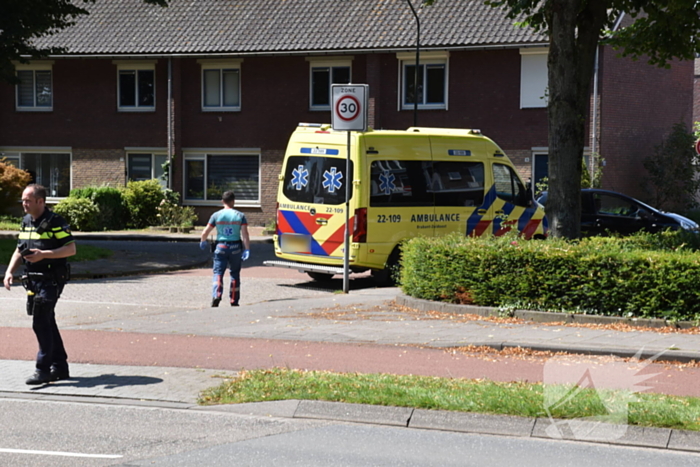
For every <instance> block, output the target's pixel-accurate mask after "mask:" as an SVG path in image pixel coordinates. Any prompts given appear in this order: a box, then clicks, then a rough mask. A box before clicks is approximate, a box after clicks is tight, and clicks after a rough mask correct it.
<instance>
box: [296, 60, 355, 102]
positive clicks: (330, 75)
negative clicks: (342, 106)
mask: <svg viewBox="0 0 700 467" xmlns="http://www.w3.org/2000/svg"><path fill="white" fill-rule="evenodd" d="M307 60H308V61H309V66H310V76H311V82H310V91H309V107H310V109H311V110H331V100H332V99H331V85H332V84H348V83H350V82H351V81H352V67H351V64H352V57H342V58H333V57H325V58H324V59H323V60H319V59H313V58H307Z"/></svg>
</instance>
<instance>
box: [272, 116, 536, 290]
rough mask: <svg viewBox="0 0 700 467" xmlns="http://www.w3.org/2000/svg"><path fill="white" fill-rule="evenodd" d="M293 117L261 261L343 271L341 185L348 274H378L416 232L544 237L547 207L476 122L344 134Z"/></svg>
mask: <svg viewBox="0 0 700 467" xmlns="http://www.w3.org/2000/svg"><path fill="white" fill-rule="evenodd" d="M347 141H348V135H347V132H344V131H332V130H331V129H330V125H320V124H300V125H299V127H298V128H297V129H296V131H295V132H294V133H293V134H292V136H291V138H290V141H289V145H288V147H287V151H286V154H285V157H284V163H283V166H282V173H281V174H280V183H279V190H278V195H277V202H278V207H277V233H276V235H275V236H274V244H275V254H276V255H277V257H278V258H280V259H281V261H267V262H266V263H265V264H266V265H268V266H278V267H287V268H293V269H298V270H300V271H302V272H307V273H308V274H309V275H310V276H311V277H312V278H314V279H316V280H326V279H330V278H331V277H332V276H333V275H334V274H342V273H343V257H344V233H345V217H346V216H345V196H346V185H345V184H346V183H351V184H352V189H351V192H350V202H349V206H350V216H349V217H350V242H351V243H350V254H349V265H350V269H351V271H352V272H362V271H366V270H368V269H371V270H372V274H373V275H374V276H375V279H377V280H379V281H380V282H387V281H388V280H390V277H389V273H390V271H391V270H392V268H393V266H394V265H395V264H397V262H398V261H399V244H400V243H401V242H402V241H403V240H406V239H409V238H411V237H415V236H419V235H422V236H441V235H446V234H448V233H451V232H461V233H464V234H465V235H472V236H480V235H503V234H504V233H505V232H508V231H509V230H511V229H517V230H518V231H519V232H520V233H521V235H522V236H524V237H525V238H533V237H534V238H540V237H542V238H543V237H544V236H545V235H546V232H547V223H546V219H545V217H544V211H543V210H542V208H541V207H539V206H538V204H537V203H535V202H534V201H533V199H532V195H531V193H530V192H529V191H528V190H526V188H525V186H524V185H523V183H522V181H521V180H520V178H519V177H518V175H517V173H516V171H515V169H514V167H513V164H512V163H511V162H510V160H509V159H508V157H507V156H506V155H505V154H504V153H503V151H502V150H501V149H500V148H499V147H498V146H497V145H496V144H495V143H494V142H493V141H492V140H490V139H489V138H487V137H485V136H482V135H481V133H480V131H479V130H457V129H440V128H409V129H408V130H406V131H392V130H376V131H374V130H370V131H367V132H351V133H350V141H351V142H350V152H351V154H350V173H349V174H347V173H345V172H346V159H345V157H346V153H347Z"/></svg>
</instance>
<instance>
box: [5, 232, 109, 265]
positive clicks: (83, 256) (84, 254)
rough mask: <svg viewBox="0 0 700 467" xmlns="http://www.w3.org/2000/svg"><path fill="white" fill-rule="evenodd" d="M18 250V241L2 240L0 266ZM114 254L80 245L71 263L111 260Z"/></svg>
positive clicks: (102, 249)
mask: <svg viewBox="0 0 700 467" xmlns="http://www.w3.org/2000/svg"><path fill="white" fill-rule="evenodd" d="M16 248H17V240H13V239H9V238H1V239H0V264H5V265H6V264H8V263H9V262H10V258H11V257H12V253H14V251H15V249H16ZM112 254H114V252H113V251H112V250H109V249H107V248H99V247H96V246H91V245H81V244H80V243H78V252H77V253H76V254H75V256H71V257H70V259H69V261H70V262H71V263H74V262H78V261H92V260H96V259H104V258H110V257H111V256H112Z"/></svg>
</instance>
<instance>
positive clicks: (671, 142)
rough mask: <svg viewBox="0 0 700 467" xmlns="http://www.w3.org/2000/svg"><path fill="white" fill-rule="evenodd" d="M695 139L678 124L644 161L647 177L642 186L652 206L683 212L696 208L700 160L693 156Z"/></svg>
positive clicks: (699, 180)
mask: <svg viewBox="0 0 700 467" xmlns="http://www.w3.org/2000/svg"><path fill="white" fill-rule="evenodd" d="M694 146H695V136H694V135H693V134H692V133H690V132H688V128H686V126H685V124H683V123H677V124H675V125H674V126H673V130H672V131H671V134H670V135H668V137H667V138H666V140H664V142H663V143H662V144H661V145H659V146H657V147H656V148H654V155H653V156H651V157H648V158H646V159H645V160H644V162H643V163H644V168H645V169H646V170H647V173H648V175H647V176H646V177H644V180H643V182H642V186H643V187H644V189H645V191H646V192H647V193H648V195H649V197H650V202H651V204H652V205H653V206H655V207H658V208H663V209H668V210H686V209H691V208H694V207H696V206H697V201H696V199H695V194H696V193H697V192H698V190H700V156H698V154H697V153H696V152H695V148H694Z"/></svg>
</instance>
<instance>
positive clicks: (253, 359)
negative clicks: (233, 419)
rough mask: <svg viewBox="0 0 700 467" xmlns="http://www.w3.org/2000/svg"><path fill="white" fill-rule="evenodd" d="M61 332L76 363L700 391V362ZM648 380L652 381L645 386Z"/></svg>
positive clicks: (19, 350) (30, 354)
mask: <svg viewBox="0 0 700 467" xmlns="http://www.w3.org/2000/svg"><path fill="white" fill-rule="evenodd" d="M62 335H63V340H64V342H65V346H66V349H67V351H68V355H69V362H74V363H92V364H104V365H129V366H161V367H183V368H206V369H220V370H227V371H239V370H244V369H249V370H250V369H262V368H273V367H281V368H290V369H303V370H324V371H335V372H350V373H352V372H357V373H391V374H402V375H424V376H438V377H448V378H467V379H489V380H493V381H501V382H542V381H545V382H557V383H560V382H564V381H562V378H564V379H566V378H569V380H567V381H568V382H570V383H577V382H579V383H580V381H582V375H590V374H594V375H597V377H596V378H595V387H609V388H621V387H622V388H627V387H626V386H627V385H629V386H631V387H632V389H633V390H634V391H635V392H642V391H646V392H653V393H662V394H669V395H679V396H696V397H700V387H699V386H698V385H697V381H698V378H699V377H700V368H698V367H697V366H696V365H679V364H665V363H650V364H646V362H642V365H641V366H640V365H636V366H635V365H634V364H633V363H626V362H624V361H622V360H620V359H612V358H609V357H604V358H600V357H588V356H575V355H568V356H562V355H557V356H554V355H546V354H543V355H534V356H533V355H528V354H527V352H522V353H521V354H520V355H512V354H511V355H506V354H503V353H495V352H470V353H463V352H460V351H455V350H449V349H436V348H421V347H416V346H400V345H375V344H342V343H329V342H309V341H293V340H269V339H247V338H228V337H213V336H198V335H171V334H167V335H166V334H148V333H136V332H113V331H85V330H65V331H62ZM35 354H36V340H35V337H34V335H33V333H32V331H31V329H26V328H11V327H3V328H0V359H4V360H29V361H31V360H33V359H34V357H35ZM555 365H556V366H555ZM624 372H627V373H629V375H625V374H624ZM554 373H556V375H554V376H552V375H553V374H554ZM645 375H646V376H645ZM635 378H636V379H635ZM643 379H646V381H644V382H643V384H641V385H640V384H638V382H639V381H641V380H643ZM555 380H556V381H555ZM591 387H593V386H591Z"/></svg>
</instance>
